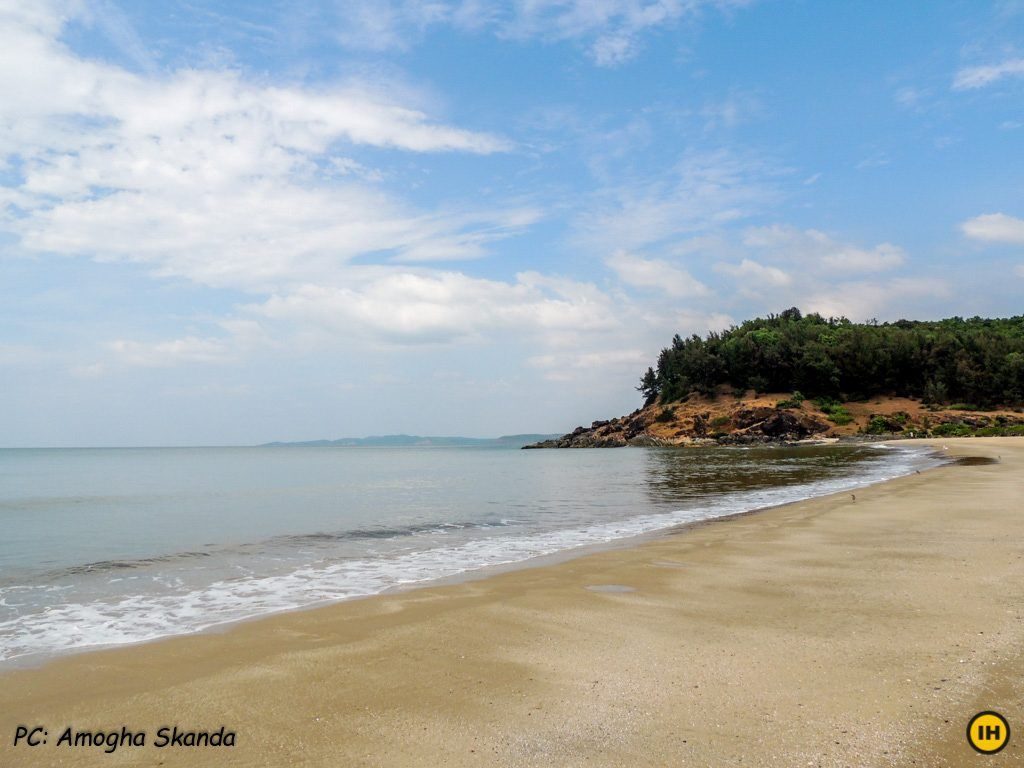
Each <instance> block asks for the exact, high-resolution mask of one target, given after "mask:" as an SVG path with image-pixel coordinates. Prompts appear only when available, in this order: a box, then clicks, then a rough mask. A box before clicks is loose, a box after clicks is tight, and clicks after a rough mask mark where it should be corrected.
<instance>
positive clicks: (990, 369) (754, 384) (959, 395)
mask: <svg viewBox="0 0 1024 768" xmlns="http://www.w3.org/2000/svg"><path fill="white" fill-rule="evenodd" d="M637 389H638V390H639V391H640V392H641V394H642V395H643V397H644V405H643V407H642V408H639V409H637V410H636V411H634V412H633V413H631V414H629V415H628V416H623V417H619V418H614V419H610V420H604V421H595V422H593V424H591V425H590V426H589V427H582V426H581V427H577V428H576V429H575V430H574V431H573V432H570V433H569V434H566V435H562V436H561V437H558V438H555V439H549V440H541V441H538V442H537V443H534V444H531V445H526V446H524V447H526V448H592V447H617V446H623V445H685V444H707V443H717V444H723V445H730V444H750V443H766V442H792V441H799V440H807V439H836V438H838V439H847V440H849V439H874V438H878V437H884V438H888V439H891V438H893V437H931V436H934V437H961V436H972V435H977V436H999V435H1024V316H1022V317H1012V318H1007V319H986V318H980V317H974V318H970V319H967V320H965V319H963V318H959V317H953V318H949V319H946V320H938V321H911V320H899V321H896V322H893V323H878V322H876V321H871V322H868V323H853V322H851V321H850V320H848V319H846V318H845V317H838V318H834V317H831V318H824V317H822V316H821V315H818V314H809V315H804V314H802V313H801V312H800V310H799V309H796V308H792V309H787V310H785V311H784V312H782V313H781V314H779V315H769V316H768V317H766V318H756V319H754V320H748V321H746V322H744V323H742V324H741V325H738V326H733V327H732V328H730V329H729V330H727V331H724V332H722V333H711V334H709V335H708V336H707V337H705V338H701V337H699V336H696V335H694V336H691V337H690V338H688V339H683V338H681V337H680V336H679V335H676V336H675V338H673V340H672V345H671V346H669V347H666V348H665V349H663V350H662V351H661V354H660V355H659V357H658V362H657V366H656V367H653V366H652V367H650V368H648V369H647V371H646V373H645V374H644V375H643V376H642V377H641V380H640V385H639V386H638V387H637Z"/></svg>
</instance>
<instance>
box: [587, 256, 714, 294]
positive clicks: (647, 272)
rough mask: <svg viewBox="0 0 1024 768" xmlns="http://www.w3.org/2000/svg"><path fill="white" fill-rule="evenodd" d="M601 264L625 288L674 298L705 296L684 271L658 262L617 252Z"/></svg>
mask: <svg viewBox="0 0 1024 768" xmlns="http://www.w3.org/2000/svg"><path fill="white" fill-rule="evenodd" d="M605 263H606V264H607V265H608V266H609V267H611V269H612V270H614V271H615V273H616V274H617V275H618V276H619V279H620V280H622V282H624V283H625V284H626V285H631V286H633V287H635V288H648V289H652V290H656V291H661V292H663V293H665V294H668V295H669V296H672V297H675V298H682V297H688V296H689V297H692V296H706V295H707V294H708V288H707V286H706V285H704V284H703V283H701V282H700V281H699V280H697V279H695V278H694V277H693V276H692V275H690V273H689V272H687V271H686V270H685V269H680V268H679V267H675V266H673V265H671V264H669V263H668V262H666V261H661V260H659V259H644V258H641V257H639V256H634V255H632V254H630V253H627V252H626V251H617V252H616V253H614V254H613V255H612V256H610V257H608V259H606V260H605Z"/></svg>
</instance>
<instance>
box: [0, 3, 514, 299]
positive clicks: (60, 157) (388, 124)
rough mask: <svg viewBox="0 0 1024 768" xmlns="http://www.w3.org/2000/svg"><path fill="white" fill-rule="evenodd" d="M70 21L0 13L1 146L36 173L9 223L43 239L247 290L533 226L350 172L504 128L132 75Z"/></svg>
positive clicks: (298, 94)
mask: <svg viewBox="0 0 1024 768" xmlns="http://www.w3.org/2000/svg"><path fill="white" fill-rule="evenodd" d="M46 9H49V12H46ZM69 14H70V12H69V11H66V12H64V13H61V12H60V9H58V8H57V7H55V6H46V5H40V6H34V7H33V8H32V9H28V10H26V9H24V8H20V7H16V8H15V10H13V11H11V10H8V11H7V12H6V13H4V14H0V51H2V52H3V53H2V54H0V55H2V56H3V62H5V63H6V66H0V154H2V156H3V157H5V158H6V159H7V161H8V162H11V160H12V159H16V160H17V161H19V171H20V175H21V178H20V179H19V180H17V181H15V182H12V183H9V184H8V186H6V187H5V188H4V189H3V196H2V205H3V209H2V210H3V211H4V213H3V214H0V227H3V228H5V229H7V231H9V232H12V233H14V234H16V235H18V236H20V238H21V243H22V245H23V246H24V247H25V248H27V249H29V250H32V251H37V252H44V253H45V252H49V253H63V254H70V255H86V256H91V257H93V258H96V259H97V260H101V261H114V260H123V261H132V262H139V263H145V264H151V265H153V266H154V268H155V271H156V272H157V274H160V275H169V276H170V275H173V276H181V277H185V278H187V279H189V280H194V281H196V282H201V283H204V284H207V285H215V286H221V287H232V288H243V289H246V290H249V289H253V288H254V287H260V288H264V289H265V288H266V287H267V286H268V285H273V284H274V281H277V280H281V279H284V278H285V277H286V276H287V277H288V279H295V280H303V279H305V280H308V279H312V278H313V277H314V276H323V275H324V274H325V273H329V272H330V271H331V270H332V269H334V268H336V267H337V266H338V265H339V264H343V263H344V262H346V261H347V260H349V259H351V258H352V257H354V256H356V255H359V254H365V253H371V252H386V253H392V254H394V255H395V256H396V258H403V257H405V258H409V259H413V260H425V259H445V260H447V259H453V258H469V257H475V256H479V255H481V254H482V252H483V250H484V248H483V246H484V244H486V243H487V242H489V241H491V240H493V239H495V238H497V237H502V236H506V235H507V234H510V233H511V232H513V231H516V230H517V229H518V228H520V227H522V226H524V225H525V224H526V223H529V221H530V220H531V216H532V214H531V213H530V212H529V211H522V210H520V211H497V212H493V213H491V212H481V213H468V214H467V213H460V214H457V215H456V214H447V213H444V212H438V213H426V214H425V213H423V212H419V211H414V210H411V209H409V208H408V206H405V205H403V204H402V203H400V202H399V201H397V200H396V199H394V198H393V197H392V196H390V195H388V194H386V193H385V192H383V191H382V190H381V189H379V188H376V187H373V186H370V185H367V184H365V183H362V182H360V181H358V180H356V179H353V178H350V176H351V172H352V171H353V169H358V170H359V171H360V173H359V175H360V176H361V177H362V178H372V177H373V175H372V169H365V168H363V167H361V166H358V165H355V166H354V165H353V164H352V163H353V161H352V159H351V158H350V157H349V156H348V155H347V154H341V153H339V149H343V148H345V147H349V148H351V147H352V146H358V145H366V146H373V147H380V148H391V149H397V150H403V151H408V152H448V151H459V152H468V153H490V152H496V151H501V150H504V149H507V148H508V144H507V142H505V141H504V140H502V139H500V138H498V137H495V136H492V135H489V134H486V133H478V132H473V131H468V130H464V129H461V128H457V127H453V126H448V125H444V124H441V123H437V122H434V121H432V120H430V119H429V118H428V117H427V116H426V115H425V114H424V113H423V112H421V111H419V110H416V109H410V108H407V107H404V106H402V105H400V104H395V103H391V102H388V101H386V100H382V99H381V98H380V97H379V96H376V95H371V94H370V93H369V92H368V91H367V90H366V89H365V88H363V87H361V86H358V85H355V84H349V85H346V86H344V87H340V86H339V87H325V88H320V89H310V88H302V87H297V86H279V85H271V84H267V83H260V82H256V81H253V80H252V79H246V78H244V77H243V76H242V75H240V74H239V73H238V72H231V71H217V70H185V71H180V72H176V73H172V74H168V75H158V76H143V75H138V74H135V73H131V72H128V71H127V70H124V69H121V68H118V67H115V66H112V65H108V64H103V63H98V62H95V61H92V60H87V59H83V58H81V57H79V56H77V55H76V54H74V53H73V52H72V51H70V50H69V49H68V48H66V47H65V46H64V45H63V44H62V43H61V42H60V41H59V39H58V35H59V34H60V31H61V28H62V23H63V21H62V20H65V19H66V18H67V17H68V15H69ZM338 163H340V164H341V165H340V172H339V166H338ZM327 169H330V170H329V171H328V170H327Z"/></svg>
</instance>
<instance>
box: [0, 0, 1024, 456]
mask: <svg viewBox="0 0 1024 768" xmlns="http://www.w3.org/2000/svg"><path fill="white" fill-rule="evenodd" d="M0 57H2V59H3V64H2V66H0V158H2V163H0V377H2V381H3V384H4V386H3V397H2V398H0V444H2V445H167V444H237V443H254V442H262V441H266V440H275V439H311V438H319V437H338V436H342V435H363V434H383V433H393V432H411V433H419V434H466V435H497V434H503V433H512V432H525V431H552V432H555V431H562V430H566V429H570V428H572V427H573V426H575V425H576V424H577V423H583V422H589V421H590V420H593V419H596V418H607V417H610V416H614V415H618V414H621V413H625V412H628V411H630V410H632V409H633V408H635V407H636V406H637V405H638V396H637V394H636V393H635V392H634V390H633V387H634V385H635V383H636V381H637V379H638V377H639V375H640V373H641V372H642V371H643V370H644V369H645V368H646V366H647V365H648V364H649V363H650V362H652V361H653V360H654V358H655V357H656V355H657V352H658V350H659V349H660V348H661V347H662V346H664V345H665V344H666V343H667V342H668V340H669V339H670V338H671V336H672V334H674V333H677V332H679V333H683V334H687V333H704V332H706V331H707V330H709V329H720V328H724V327H727V326H728V325H729V324H730V323H733V322H739V321H741V320H743V319H745V318H747V317H751V316H754V315H756V314H763V313H766V312H772V311H775V312H777V311H779V310H781V309H784V308H786V307H789V306H793V305H796V306H799V307H801V308H802V309H804V310H805V311H819V312H822V313H824V314H827V315H833V314H835V315H838V314H844V315H847V316H849V317H850V318H852V319H855V320H865V319H868V318H872V317H874V318H878V319H880V320H889V319H897V318H899V317H910V318H922V319H923V318H938V317H946V316H950V315H964V316H970V315H975V314H980V315H1011V314H1021V311H1022V302H1021V301H1020V297H1021V296H1022V295H1024V183H1022V182H1024V2H1020V1H1010V0H1006V1H1004V2H995V3H991V4H987V3H983V2H934V3H898V4H892V3H881V2H877V3H875V2H865V3H821V2H796V1H792V2H787V1H786V0H761V1H758V0H751V1H750V2H743V1H742V0H661V2H646V1H645V0H601V1H600V2H576V1H574V0H562V1H555V0H528V1H527V0H520V1H519V2H512V3H488V2H483V1H482V0H475V1H474V0H437V1H436V2H423V3H414V2H399V1H398V0H396V1H394V2H371V1H369V0H367V1H363V2H341V1H340V0H339V1H336V2H310V3H307V4H302V6H301V9H299V10H297V9H296V4H292V3H273V2H267V3H262V4H253V3H244V2H209V1H206V0H194V1H192V2H174V1H171V2H132V3H126V2H118V1H117V0H102V2H88V1H86V0H82V1H81V2H75V1H73V0H69V1H67V2H62V1H60V0H54V1H53V2H49V1H45V0H44V1H38V2H31V3H29V2H12V1H11V0H0Z"/></svg>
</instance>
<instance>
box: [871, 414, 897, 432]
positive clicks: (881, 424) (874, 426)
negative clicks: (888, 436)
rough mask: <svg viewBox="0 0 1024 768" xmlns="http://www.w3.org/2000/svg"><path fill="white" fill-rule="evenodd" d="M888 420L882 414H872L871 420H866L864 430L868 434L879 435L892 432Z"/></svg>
mask: <svg viewBox="0 0 1024 768" xmlns="http://www.w3.org/2000/svg"><path fill="white" fill-rule="evenodd" d="M889 426H890V425H889V421H888V419H886V418H885V417H884V416H872V417H871V421H869V422H868V426H867V428H866V429H865V430H864V431H865V432H867V433H868V434H869V435H881V434H885V433H886V432H892V430H891V429H889Z"/></svg>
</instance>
